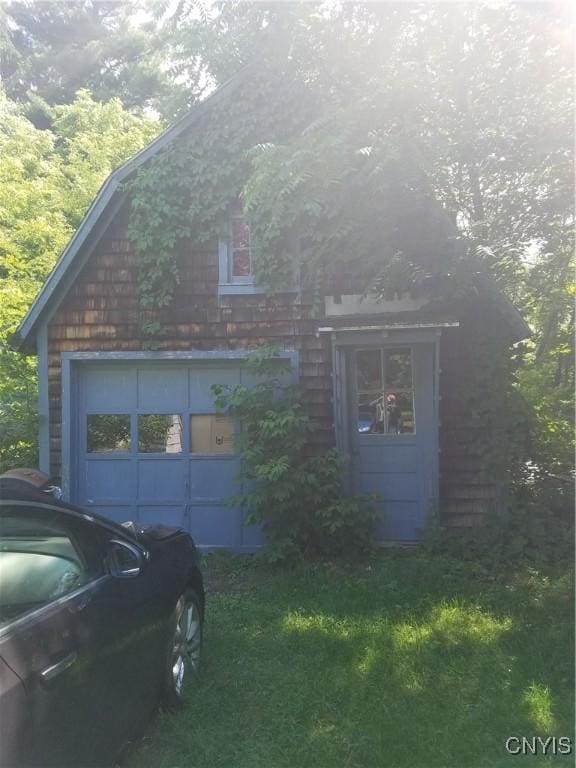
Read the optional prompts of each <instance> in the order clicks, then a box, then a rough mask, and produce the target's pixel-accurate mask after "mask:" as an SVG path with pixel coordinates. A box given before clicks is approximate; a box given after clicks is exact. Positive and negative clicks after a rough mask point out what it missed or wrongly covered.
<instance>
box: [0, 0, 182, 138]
mask: <svg viewBox="0 0 576 768" xmlns="http://www.w3.org/2000/svg"><path fill="white" fill-rule="evenodd" d="M144 8H145V2H142V1H141V0H122V1H121V2H118V0H107V2H99V1H98V0H67V2H65V3H61V2H52V1H46V2H42V3H36V2H34V1H33V0H8V1H7V2H5V3H3V4H2V8H0V62H1V64H2V81H3V84H4V88H5V90H6V92H7V94H8V96H9V97H10V98H11V99H13V100H14V101H18V102H20V103H26V104H27V111H28V117H29V118H30V119H31V120H32V122H33V123H34V125H36V126H37V127H39V128H46V127H48V126H49V124H50V116H49V110H48V112H47V111H46V110H45V109H44V108H43V107H42V102H45V103H47V104H48V105H54V104H70V103H72V102H73V101H74V98H75V94H76V92H77V91H78V90H79V89H80V88H88V89H89V90H90V91H91V92H92V93H93V94H94V96H95V98H96V99H98V100H102V101H108V100H110V99H112V98H114V97H118V98H121V99H122V101H123V103H124V104H125V105H126V107H128V108H129V109H131V110H135V111H140V112H141V111H142V110H143V108H144V107H145V106H148V105H156V104H157V103H158V100H159V99H160V98H162V100H167V98H168V96H169V94H171V93H172V91H175V92H179V91H181V90H183V88H182V87H178V86H177V85H176V84H174V83H171V81H172V78H171V76H170V74H169V72H168V71H167V68H166V67H165V66H163V64H164V57H163V55H162V53H161V51H160V50H159V46H160V44H161V42H160V40H159V39H158V36H157V34H156V30H155V26H154V24H150V23H149V24H146V23H145V22H144V20H142V21H141V22H139V21H138V18H135V14H136V13H138V12H140V14H141V13H142V11H143V10H144Z"/></svg>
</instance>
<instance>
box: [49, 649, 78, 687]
mask: <svg viewBox="0 0 576 768" xmlns="http://www.w3.org/2000/svg"><path fill="white" fill-rule="evenodd" d="M77 658H78V654H77V653H76V651H72V653H69V654H68V656H64V658H63V659H61V660H60V661H57V662H56V664H51V665H50V666H49V667H46V669H43V670H42V672H40V677H41V678H42V681H43V682H44V683H49V682H50V681H51V680H53V679H54V678H55V677H58V675H60V674H62V672H65V671H66V670H67V669H70V667H71V666H72V664H74V662H75V661H76V659H77Z"/></svg>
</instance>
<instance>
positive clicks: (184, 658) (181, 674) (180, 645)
mask: <svg viewBox="0 0 576 768" xmlns="http://www.w3.org/2000/svg"><path fill="white" fill-rule="evenodd" d="M172 626H173V631H172V641H171V643H170V649H169V652H168V660H167V667H166V680H165V686H164V697H163V698H164V703H165V704H166V705H167V706H169V707H177V706H180V705H181V704H182V702H183V701H184V692H185V690H186V689H187V688H188V687H189V684H190V683H191V682H192V680H191V679H192V678H194V677H195V676H196V674H197V673H198V669H199V667H200V656H201V651H202V609H201V604H200V600H199V598H198V595H197V594H196V592H194V590H193V589H187V590H186V591H185V592H184V593H183V594H182V595H180V598H179V599H178V602H177V603H176V608H175V610H174V615H173V624H172Z"/></svg>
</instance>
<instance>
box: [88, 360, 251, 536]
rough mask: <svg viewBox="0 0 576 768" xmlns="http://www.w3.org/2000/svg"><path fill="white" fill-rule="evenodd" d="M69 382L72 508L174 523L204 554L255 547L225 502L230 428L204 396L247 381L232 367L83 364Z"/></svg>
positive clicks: (231, 486) (230, 488)
mask: <svg viewBox="0 0 576 768" xmlns="http://www.w3.org/2000/svg"><path fill="white" fill-rule="evenodd" d="M77 381H78V390H77V393H78V405H79V408H78V423H77V428H76V433H77V435H76V445H75V446H74V448H75V450H74V451H73V455H74V453H75V454H76V457H77V468H76V469H77V472H76V483H75V484H74V486H73V495H74V497H75V500H76V501H77V502H78V504H80V505H81V506H83V507H86V508H87V509H93V510H94V511H96V512H98V513H99V514H102V515H105V516H106V517H110V518H112V519H113V520H116V521H118V522H122V521H124V520H134V521H137V522H140V523H149V522H160V523H164V524H165V525H176V526H181V527H183V528H185V529H186V530H188V531H190V533H191V534H192V536H193V537H194V539H195V541H196V542H197V544H199V545H201V546H204V547H227V548H231V549H236V550H241V549H251V548H254V547H256V546H259V545H260V544H261V543H262V535H261V533H260V531H259V530H258V529H256V528H254V527H246V526H244V525H243V518H242V515H243V513H242V510H241V509H239V508H234V507H230V506H229V505H228V504H227V498H228V497H229V496H231V495H232V494H234V493H236V492H237V491H238V490H239V488H238V484H237V482H236V475H237V473H238V469H239V460H238V456H237V455H235V453H234V430H235V429H236V425H235V424H234V422H233V420H232V419H231V418H230V417H228V416H224V415H221V414H217V413H216V409H215V407H214V398H213V396H212V394H211V391H210V387H211V385H212V384H228V385H236V384H240V383H247V381H248V377H247V375H246V374H245V373H244V372H243V371H242V369H241V366H240V365H239V364H238V362H237V361H236V362H221V363H220V362H218V363H214V362H210V363H207V364H201V363H195V364H193V365H173V364H171V363H169V362H166V361H162V362H160V363H148V364H135V363H133V364H129V365H128V364H120V363H118V364H113V363H85V364H82V365H81V366H80V367H79V371H78V377H77Z"/></svg>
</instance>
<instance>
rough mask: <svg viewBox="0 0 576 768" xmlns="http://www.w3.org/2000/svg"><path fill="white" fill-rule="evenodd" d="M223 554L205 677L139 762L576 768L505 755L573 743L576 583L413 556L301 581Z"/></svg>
mask: <svg viewBox="0 0 576 768" xmlns="http://www.w3.org/2000/svg"><path fill="white" fill-rule="evenodd" d="M209 560H210V559H209ZM211 560H212V562H209V563H208V566H207V582H208V587H209V588H211V591H210V594H209V595H208V613H207V623H206V634H205V656H204V659H205V663H204V669H203V672H202V675H201V679H200V680H199V682H198V684H197V687H196V689H195V691H194V692H193V694H191V696H190V700H189V704H188V706H187V707H186V708H185V709H184V710H183V711H181V712H179V713H177V714H162V715H161V716H160V717H159V719H158V720H157V722H156V723H155V724H154V726H153V727H152V729H151V732H150V735H149V737H148V738H146V739H145V740H144V741H143V743H142V744H141V746H140V747H139V749H138V750H137V751H136V752H135V753H133V754H132V756H131V757H130V759H129V761H128V765H129V767H130V768H146V767H150V768H152V767H153V768H163V767H165V768H168V766H169V767H170V768H176V767H180V768H219V767H220V766H221V767H222V768H277V767H278V768H279V767H280V766H282V767H284V766H286V768H305V767H306V766H310V767H311V768H312V766H313V767H314V768H324V767H325V768H392V767H393V766H398V767H400V766H406V767H407V768H419V767H420V766H422V768H433V766H443V767H450V768H464V767H465V766H498V767H499V768H500V766H516V765H517V766H519V768H522V766H525V767H526V768H528V767H529V766H533V765H542V764H545V765H549V764H557V765H558V764H560V765H567V764H570V765H572V764H573V757H571V758H569V759H568V760H565V759H563V758H559V757H556V758H552V759H551V760H550V761H549V759H548V758H546V759H544V758H537V759H534V758H529V757H522V756H519V757H511V756H508V755H507V753H506V752H505V749H504V742H505V740H506V738H507V737H508V736H514V735H518V736H521V735H525V736H537V735H556V736H573V735H574V732H573V722H574V705H573V690H574V680H573V655H574V638H573V614H572V605H573V598H572V594H571V593H572V588H571V587H572V582H571V578H570V577H568V576H564V577H555V578H544V577H542V576H539V575H537V574H526V575H525V576H523V577H516V578H514V579H508V580H505V581H504V580H497V579H489V578H486V576H484V577H483V578H482V577H479V576H476V577H473V576H472V575H470V572H469V569H468V568H467V567H466V566H464V565H463V564H461V563H458V562H454V561H447V560H441V559H440V558H432V557H429V556H426V555H424V554H420V553H414V552H409V553H403V552H383V553H382V554H380V555H378V556H376V557H374V558H372V559H371V560H370V561H369V563H364V564H361V565H356V566H349V567H340V568H334V567H330V566H325V567H319V566H318V567H316V568H310V569H307V570H302V569H300V570H297V571H295V572H290V571H286V570H281V569H278V568H276V569H274V568H271V567H270V566H264V565H259V564H258V563H252V562H251V561H250V559H245V560H243V561H242V560H238V559H229V560H223V559H222V558H211Z"/></svg>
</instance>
